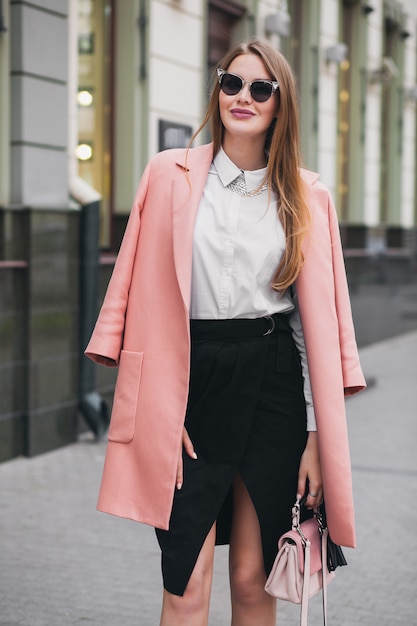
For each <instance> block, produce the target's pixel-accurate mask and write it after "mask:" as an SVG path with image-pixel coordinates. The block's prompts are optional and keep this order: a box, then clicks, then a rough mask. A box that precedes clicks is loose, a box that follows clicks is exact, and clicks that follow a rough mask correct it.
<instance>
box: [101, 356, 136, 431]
mask: <svg viewBox="0 0 417 626" xmlns="http://www.w3.org/2000/svg"><path fill="white" fill-rule="evenodd" d="M142 360H143V353H142V352H129V351H127V350H122V351H121V353H120V362H119V371H118V374H117V381H116V387H115V390H114V400H113V410H112V414H111V420H110V428H109V434H108V440H109V441H116V442H118V443H129V442H130V441H132V439H133V434H134V432H135V421H136V410H137V404H138V395H139V386H140V378H141V372H142Z"/></svg>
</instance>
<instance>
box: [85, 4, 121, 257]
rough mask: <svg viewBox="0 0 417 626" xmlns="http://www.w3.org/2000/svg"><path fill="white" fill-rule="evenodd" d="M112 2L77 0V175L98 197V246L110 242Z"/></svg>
mask: <svg viewBox="0 0 417 626" xmlns="http://www.w3.org/2000/svg"><path fill="white" fill-rule="evenodd" d="M112 67H113V65H112V0H78V94H77V105H78V145H77V157H78V173H79V175H80V176H81V178H83V179H84V180H85V181H86V182H87V183H89V185H91V186H92V187H93V188H94V189H95V190H96V191H98V192H99V193H100V194H101V195H102V202H101V215H100V245H101V246H108V245H109V242H110V211H111V196H112V185H111V172H112V133H111V128H112V97H111V91H112V90H111V86H112Z"/></svg>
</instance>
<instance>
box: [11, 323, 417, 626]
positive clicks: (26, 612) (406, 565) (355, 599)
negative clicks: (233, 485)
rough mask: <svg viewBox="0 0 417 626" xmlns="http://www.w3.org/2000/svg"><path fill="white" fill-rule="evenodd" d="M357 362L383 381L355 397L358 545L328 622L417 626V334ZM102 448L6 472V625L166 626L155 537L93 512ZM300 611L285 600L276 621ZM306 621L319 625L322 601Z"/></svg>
mask: <svg viewBox="0 0 417 626" xmlns="http://www.w3.org/2000/svg"><path fill="white" fill-rule="evenodd" d="M361 356H362V364H363V368H364V371H365V375H366V377H367V378H368V380H369V379H371V378H373V379H375V381H376V382H375V385H373V386H371V387H370V388H369V389H368V390H367V391H366V392H364V393H362V394H360V395H358V396H356V397H354V398H351V399H349V400H348V401H347V409H348V416H349V432H350V438H351V448H352V464H353V470H354V490H355V499H356V512H357V527H358V548H357V549H356V550H345V553H346V556H347V559H348V561H349V566H348V567H346V568H343V569H340V570H338V573H337V577H336V580H335V581H334V582H333V583H332V585H331V586H330V588H329V626H359V625H365V626H417V593H416V579H417V532H416V531H417V505H416V502H417V454H416V442H417V419H416V418H417V409H416V407H417V332H414V333H411V334H408V335H403V336H401V337H398V338H394V339H391V340H388V341H386V342H383V343H379V344H375V345H373V346H370V347H367V348H365V349H363V350H362V351H361ZM104 449H105V443H99V444H96V443H94V442H93V441H92V440H91V439H90V438H89V437H84V438H83V439H82V440H81V441H80V442H79V443H77V444H74V445H72V446H68V447H66V448H63V449H61V450H56V451H54V452H51V453H48V454H45V455H42V456H40V457H36V458H33V459H24V458H19V459H16V460H13V461H9V462H7V463H3V464H1V465H0V626H18V625H19V626H67V625H68V626H69V625H77V624H78V625H86V626H87V625H88V624H92V625H94V626H120V625H122V626H156V625H157V624H158V619H159V611H160V587H161V582H160V573H159V550H158V548H157V544H156V540H155V538H154V533H153V530H152V529H150V528H147V527H145V526H142V525H139V524H136V523H134V522H129V521H126V520H121V519H117V518H114V517H111V516H107V515H103V514H101V513H98V512H96V511H95V502H96V496H97V490H98V485H99V480H100V474H101V468H102V463H103V458H104ZM217 550H218V551H217V553H216V572H215V581H214V588H213V600H212V610H211V620H210V625H211V626H227V625H228V624H229V610H230V603H229V598H228V580H227V549H226V548H224V547H222V548H218V549H217ZM298 615H299V607H297V606H294V605H290V604H285V603H281V604H280V606H279V616H278V621H277V624H279V626H284V625H285V626H297V625H298ZM309 624H310V625H311V626H315V625H320V624H322V620H321V607H320V598H319V597H315V598H313V599H312V600H311V605H310V620H309ZM259 626H262V624H260V625H259Z"/></svg>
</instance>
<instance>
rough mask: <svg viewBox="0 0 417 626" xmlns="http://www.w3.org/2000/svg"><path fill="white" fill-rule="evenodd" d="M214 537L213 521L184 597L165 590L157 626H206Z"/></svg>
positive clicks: (214, 527) (211, 577)
mask: <svg viewBox="0 0 417 626" xmlns="http://www.w3.org/2000/svg"><path fill="white" fill-rule="evenodd" d="M215 540H216V525H215V524H214V525H213V527H212V528H211V530H210V532H209V534H208V535H207V538H206V540H205V542H204V544H203V547H202V548H201V551H200V554H199V556H198V559H197V563H196V565H195V567H194V570H193V573H192V574H191V578H190V580H189V582H188V585H187V587H186V589H185V593H184V595H183V596H176V595H174V594H172V593H169V592H168V591H167V590H166V589H164V595H163V601H162V613H161V622H160V626H207V623H208V613H209V606H210V594H211V583H212V579H213V559H214V545H215Z"/></svg>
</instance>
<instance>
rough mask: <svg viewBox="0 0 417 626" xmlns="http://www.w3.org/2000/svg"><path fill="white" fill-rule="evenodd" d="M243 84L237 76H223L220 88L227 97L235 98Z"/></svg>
mask: <svg viewBox="0 0 417 626" xmlns="http://www.w3.org/2000/svg"><path fill="white" fill-rule="evenodd" d="M242 86H243V83H242V80H241V79H240V78H239V76H234V75H233V74H223V76H222V81H221V83H220V87H221V88H222V90H223V91H224V93H225V94H226V95H227V96H235V95H236V94H237V93H239V91H240V90H241V89H242Z"/></svg>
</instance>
